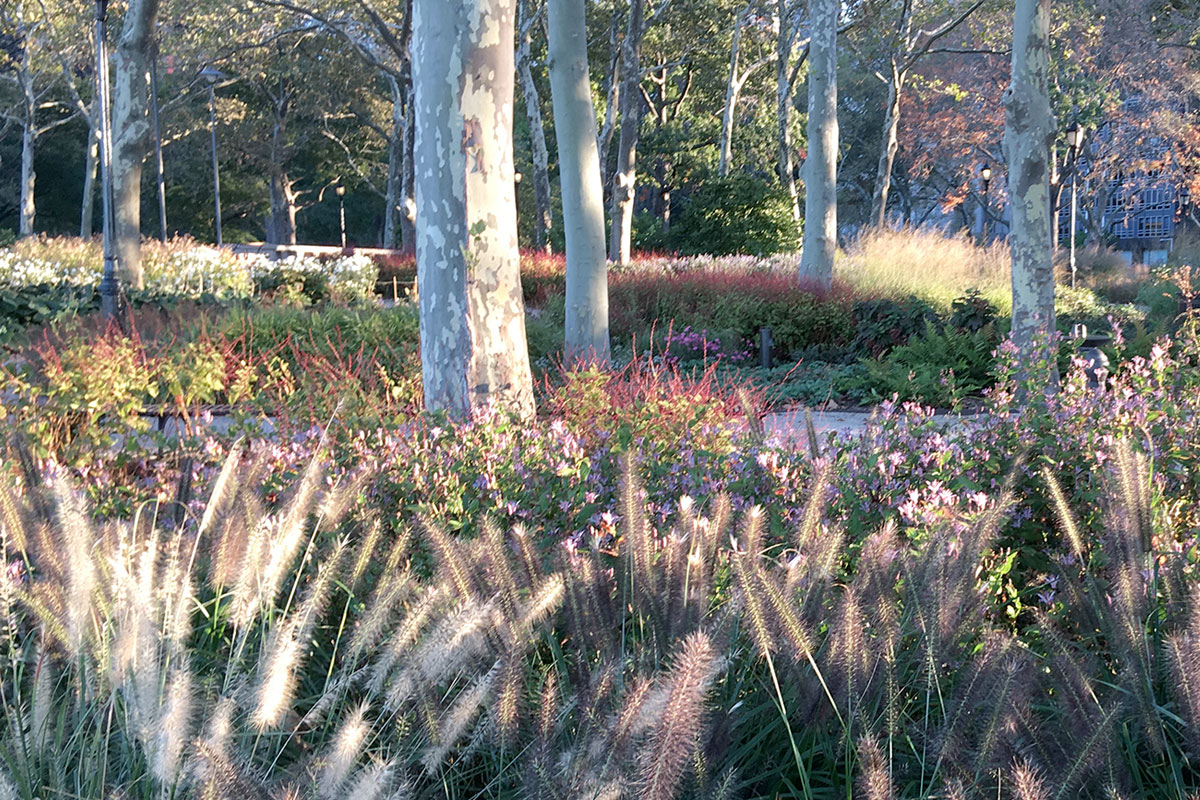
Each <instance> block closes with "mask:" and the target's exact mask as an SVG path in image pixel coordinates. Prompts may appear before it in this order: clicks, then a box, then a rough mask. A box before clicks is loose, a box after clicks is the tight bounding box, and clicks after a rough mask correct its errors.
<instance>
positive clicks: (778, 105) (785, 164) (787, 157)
mask: <svg viewBox="0 0 1200 800" xmlns="http://www.w3.org/2000/svg"><path fill="white" fill-rule="evenodd" d="M813 2H821V0H813ZM776 12H777V14H778V16H779V37H778V38H777V39H776V41H775V49H776V57H775V150H776V157H777V163H776V169H777V171H778V172H779V183H780V185H781V186H783V188H784V189H785V190H787V193H788V197H789V198H791V201H792V218H793V219H794V220H796V222H797V224H799V222H800V194H799V192H798V191H797V190H796V172H795V165H794V164H793V163H792V135H791V130H790V127H791V118H792V114H791V111H792V87H791V80H790V78H789V76H788V64H789V63H790V62H791V60H792V26H791V19H790V18H791V15H790V14H789V13H788V0H777V5H776ZM810 144H811V143H810Z"/></svg>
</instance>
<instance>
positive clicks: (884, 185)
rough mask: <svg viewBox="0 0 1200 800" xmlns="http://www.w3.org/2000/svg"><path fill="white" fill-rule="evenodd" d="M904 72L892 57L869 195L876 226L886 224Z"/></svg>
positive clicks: (898, 128)
mask: <svg viewBox="0 0 1200 800" xmlns="http://www.w3.org/2000/svg"><path fill="white" fill-rule="evenodd" d="M904 77H905V75H904V72H903V71H902V70H900V69H899V68H898V67H897V65H896V61H895V59H892V64H891V78H890V80H889V81H888V103H887V111H886V112H885V113H884V117H883V145H882V147H881V148H880V150H879V171H878V172H877V173H876V175H875V192H874V194H873V195H872V197H871V222H872V223H873V224H874V225H875V227H877V228H882V227H884V226H885V225H887V204H888V194H889V193H890V192H891V189H892V167H893V166H894V165H895V163H896V150H897V149H898V148H899V146H900V137H899V131H900V93H901V92H902V91H903V90H904Z"/></svg>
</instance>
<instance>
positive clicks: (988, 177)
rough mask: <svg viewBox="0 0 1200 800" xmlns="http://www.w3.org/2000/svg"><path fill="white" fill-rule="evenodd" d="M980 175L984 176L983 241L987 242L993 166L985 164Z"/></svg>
mask: <svg viewBox="0 0 1200 800" xmlns="http://www.w3.org/2000/svg"><path fill="white" fill-rule="evenodd" d="M979 177H980V178H983V231H982V233H983V236H982V238H983V243H984V244H987V240H988V238H987V237H988V214H989V213H990V208H989V206H988V188H989V187H990V186H991V184H992V168H991V167H990V166H988V165H987V164H984V165H983V169H981V170H979Z"/></svg>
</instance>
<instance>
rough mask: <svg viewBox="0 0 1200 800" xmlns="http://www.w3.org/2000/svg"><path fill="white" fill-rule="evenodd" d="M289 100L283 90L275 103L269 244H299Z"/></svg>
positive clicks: (268, 173)
mask: <svg viewBox="0 0 1200 800" xmlns="http://www.w3.org/2000/svg"><path fill="white" fill-rule="evenodd" d="M288 113H289V101H288V99H287V97H286V92H281V94H280V96H279V99H278V100H277V102H276V104H275V123H274V125H273V126H272V127H271V154H270V163H269V164H268V168H267V181H268V183H269V184H270V192H271V216H270V217H269V218H268V220H267V244H275V245H280V244H284V245H287V244H295V243H296V189H295V182H294V181H293V180H292V178H291V176H290V175H289V173H288V165H287V162H288V146H287V122H288Z"/></svg>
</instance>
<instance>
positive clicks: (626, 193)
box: [608, 0, 646, 264]
mask: <svg viewBox="0 0 1200 800" xmlns="http://www.w3.org/2000/svg"><path fill="white" fill-rule="evenodd" d="M645 5H646V4H645V0H630V2H629V26H628V28H627V29H626V31H625V42H624V43H623V44H622V46H621V72H622V76H621V136H620V138H619V139H618V140H617V170H616V172H615V173H614V174H613V186H612V212H611V213H612V230H611V232H610V233H609V237H608V258H609V260H610V261H616V262H617V263H620V264H628V263H629V257H630V254H631V250H632V247H633V203H634V199H635V190H636V188H637V145H638V132H639V128H640V126H641V122H642V94H641V91H640V88H639V87H640V86H641V84H642V33H643V24H642V23H643V19H644V17H645Z"/></svg>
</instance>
